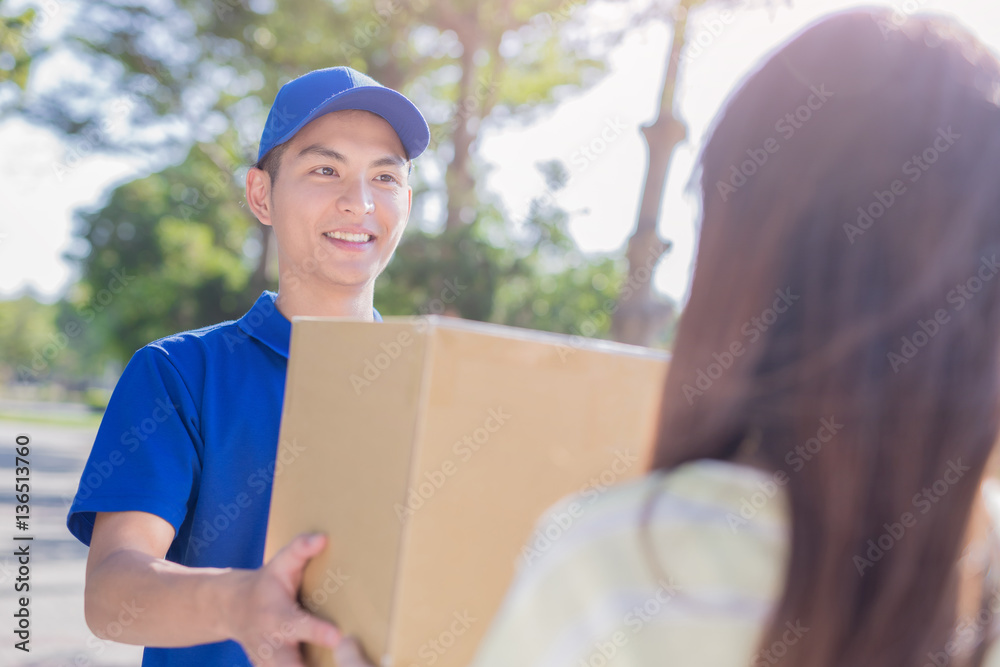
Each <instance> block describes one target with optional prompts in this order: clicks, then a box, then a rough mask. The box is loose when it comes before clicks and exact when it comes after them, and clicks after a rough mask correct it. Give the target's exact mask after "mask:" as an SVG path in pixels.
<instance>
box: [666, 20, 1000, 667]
mask: <svg viewBox="0 0 1000 667" xmlns="http://www.w3.org/2000/svg"><path fill="white" fill-rule="evenodd" d="M998 99H1000V67H998V63H997V60H996V59H995V57H994V56H993V55H991V54H990V53H989V52H987V51H986V50H985V49H984V48H983V47H982V46H981V45H980V44H979V42H978V41H977V40H976V39H975V38H973V37H972V36H971V35H970V34H968V33H967V32H965V31H963V30H961V29H960V28H958V27H957V26H956V25H955V23H954V22H952V21H950V20H947V19H943V18H937V17H912V18H909V19H908V20H906V21H905V22H900V21H899V17H898V16H894V15H893V14H892V13H891V12H889V11H882V10H874V9H872V10H863V11H851V12H846V13H842V14H837V15H834V16H832V17H829V18H826V19H824V20H822V21H820V22H819V23H817V24H815V25H813V26H812V27H810V28H808V29H807V30H805V31H804V32H803V33H802V34H801V35H799V36H798V37H796V38H795V39H794V40H792V41H791V42H790V43H789V44H787V45H786V46H784V47H783V48H781V49H780V50H779V51H778V52H777V53H776V54H774V55H773V56H772V57H770V58H768V59H767V60H766V62H765V63H764V64H763V66H762V67H761V68H760V69H759V70H757V71H756V72H755V73H753V74H752V75H751V76H750V77H749V78H748V80H747V81H746V82H745V83H744V84H743V85H742V87H741V88H740V89H739V90H738V91H737V92H736V93H735V94H734V95H733V97H732V98H731V100H730V101H729V103H728V105H727V106H726V108H725V109H724V111H723V112H722V113H721V115H720V117H719V118H718V119H717V121H716V125H715V127H714V130H713V132H712V135H711V138H710V139H709V141H708V142H707V144H706V146H705V148H704V152H703V154H702V157H701V163H700V167H701V189H702V196H703V222H702V228H701V234H700V240H699V247H698V254H697V260H696V268H695V273H694V279H693V283H692V287H691V296H690V300H689V303H688V304H687V306H686V308H685V310H684V314H683V316H682V319H681V322H680V325H679V329H678V332H677V339H676V345H675V348H674V355H673V361H672V362H671V367H670V370H669V373H668V377H667V380H666V384H665V391H664V395H663V403H662V411H661V422H660V427H659V434H658V437H657V443H656V451H655V454H654V460H653V464H652V467H653V469H655V470H666V469H670V468H674V467H676V466H678V465H680V464H681V463H684V462H687V461H692V460H695V459H703V458H713V459H732V458H733V457H734V456H735V455H736V453H737V450H738V449H740V445H741V443H746V442H749V441H753V442H755V443H758V444H757V449H756V453H755V458H756V460H757V461H758V462H759V463H760V464H762V465H764V466H766V467H767V468H769V469H772V470H774V471H784V472H785V473H786V474H787V475H788V478H789V479H788V482H787V486H786V487H785V488H786V490H787V492H788V497H789V500H790V508H791V550H790V556H789V561H788V570H787V579H786V585H785V588H784V592H783V594H782V595H781V597H780V599H779V600H778V601H777V605H776V608H775V611H774V616H773V617H772V622H771V626H770V628H769V630H768V632H767V634H766V635H765V637H764V641H763V643H762V645H763V646H770V645H771V644H772V642H774V641H780V637H781V630H783V629H784V624H785V623H786V621H796V620H797V619H798V620H801V622H802V623H803V624H804V625H805V626H807V627H809V628H810V631H809V633H808V635H807V636H806V637H805V639H804V640H803V641H800V642H798V643H797V644H796V645H793V646H788V647H787V649H788V653H787V656H786V657H785V658H784V660H785V661H786V663H785V664H795V665H808V666H809V667H828V666H830V667H832V666H834V665H836V666H847V665H850V666H852V667H858V666H864V665H879V666H880V667H885V666H890V665H891V666H896V665H922V664H925V663H927V662H928V658H927V654H928V653H938V654H939V653H941V652H943V651H944V647H945V645H946V643H947V642H948V641H949V639H951V638H952V634H953V631H954V627H955V624H956V621H957V620H958V614H959V612H958V610H957V608H956V600H957V590H958V568H957V567H956V561H957V560H958V558H959V555H960V552H961V549H962V546H963V539H964V537H965V534H966V530H967V528H968V524H969V520H970V516H971V510H972V507H973V504H974V503H975V501H976V499H977V498H978V491H979V482H980V481H981V478H982V475H983V472H984V467H985V464H986V461H987V458H988V457H989V455H990V453H991V450H992V448H993V446H994V442H995V441H996V439H997V435H998V428H1000V420H998V408H1000V292H998V289H1000V276H998V275H997V272H998V271H1000V264H998V260H1000V109H998V106H997V104H998ZM821 420H828V422H829V421H832V422H834V423H835V424H837V425H840V427H839V428H835V429H833V430H834V431H835V435H834V437H833V438H832V439H830V438H829V435H830V430H829V429H828V430H827V431H824V433H825V434H826V435H827V438H826V439H827V440H828V442H827V443H826V444H822V449H821V450H820V451H817V452H816V453H815V455H814V456H811V457H810V459H809V460H808V461H807V460H805V459H801V457H800V459H801V460H802V462H803V463H804V465H801V466H800V465H798V464H797V463H796V464H795V465H794V466H793V465H791V464H790V461H793V460H794V459H793V458H792V457H793V456H794V453H795V450H796V447H799V448H801V447H803V446H804V445H806V444H807V443H809V442H815V443H816V444H820V440H819V439H818V438H817V433H818V432H819V429H820V427H821V426H822V425H823V422H822V421H821ZM812 447H813V448H814V449H815V445H812ZM949 471H950V472H949ZM959 472H960V473H961V474H960V475H959ZM928 492H929V493H930V494H932V495H926V493H928ZM921 494H925V495H921ZM932 496H933V497H932ZM921 499H922V500H921ZM931 500H933V502H931ZM904 515H909V516H910V517H912V518H913V521H912V522H909V521H907V522H906V523H907V524H908V525H906V526H903V525H902V523H901V522H902V521H903V517H904ZM909 524H912V525H909ZM898 527H902V528H904V533H903V534H902V535H901V536H899V535H900V534H899V530H898ZM890 530H891V531H892V536H891V537H892V540H891V542H892V544H891V545H890V547H889V548H887V549H885V548H883V549H881V553H882V555H881V556H880V558H878V559H877V560H871V559H869V554H871V555H872V556H874V555H875V554H877V553H878V552H876V551H872V550H871V544H872V543H874V544H875V545H876V546H878V545H879V538H880V537H881V536H883V535H884V534H886V533H887V532H888V531H890ZM870 540H871V541H872V542H870ZM887 544H888V542H887V541H886V540H885V539H883V540H882V542H881V545H882V547H885V546H886V545H887ZM858 557H860V559H861V560H859V559H858ZM866 563H867V565H866ZM983 645H984V644H983V642H980V648H981V647H982V646H983ZM976 659H977V660H978V659H981V655H980V656H979V657H978V658H976Z"/></svg>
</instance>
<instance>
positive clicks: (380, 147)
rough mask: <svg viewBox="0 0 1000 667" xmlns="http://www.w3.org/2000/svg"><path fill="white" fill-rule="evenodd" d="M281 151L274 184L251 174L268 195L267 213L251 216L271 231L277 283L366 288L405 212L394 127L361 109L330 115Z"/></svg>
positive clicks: (392, 245) (406, 194)
mask: <svg viewBox="0 0 1000 667" xmlns="http://www.w3.org/2000/svg"><path fill="white" fill-rule="evenodd" d="M279 148H280V147H279ZM283 148H284V150H283V151H282V154H281V156H280V162H279V166H278V169H277V178H276V179H275V181H274V182H273V183H270V179H269V178H268V177H267V176H266V175H265V174H264V172H260V173H258V174H256V175H255V178H256V179H260V180H261V181H263V182H264V183H266V184H267V185H268V187H269V190H270V194H269V198H268V199H269V205H268V206H267V210H265V211H258V210H255V211H254V213H256V214H257V217H258V219H260V221H261V222H262V223H264V224H266V225H271V226H272V227H273V229H274V235H275V238H276V240H277V244H278V268H279V273H280V274H281V278H282V280H290V281H295V282H301V283H304V284H305V285H309V286H311V287H316V288H320V289H321V290H322V289H323V288H325V287H341V288H347V289H349V290H350V289H352V288H359V289H365V288H367V289H371V284H372V283H373V282H374V280H375V278H376V277H377V276H378V275H379V274H380V273H381V272H382V270H383V269H385V267H386V264H388V262H389V258H390V257H391V256H392V253H393V251H394V250H395V249H396V245H397V244H398V243H399V239H400V237H401V236H402V234H403V230H404V228H405V227H406V221H407V218H408V217H409V214H410V203H411V196H412V191H411V189H410V186H409V180H408V170H409V163H408V162H407V160H406V157H405V155H406V153H405V151H404V150H403V145H402V143H401V142H400V140H399V137H398V136H397V134H396V132H395V130H393V129H392V126H391V125H389V123H388V122H387V121H386V120H385V119H384V118H382V117H381V116H378V115H376V114H373V113H370V112H368V111H359V110H346V111H334V112H332V113H328V114H325V115H323V116H320V117H319V118H317V119H316V120H314V121H312V122H311V123H309V124H308V125H306V126H305V127H304V128H302V129H301V130H300V131H299V132H298V133H297V134H296V135H295V136H294V137H293V138H292V139H291V140H289V141H288V142H287V146H284V147H283ZM258 171H259V170H258Z"/></svg>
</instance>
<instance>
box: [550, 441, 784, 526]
mask: <svg viewBox="0 0 1000 667" xmlns="http://www.w3.org/2000/svg"><path fill="white" fill-rule="evenodd" d="M787 483H788V476H787V474H785V473H783V472H779V473H775V474H771V473H768V472H766V471H764V470H761V469H758V468H755V467H752V466H748V465H743V464H738V463H732V462H729V461H719V460H714V459H699V460H696V461H692V462H689V463H685V464H683V465H680V466H678V467H677V468H674V469H672V470H669V471H654V472H650V473H647V474H646V475H643V476H642V477H639V478H636V479H633V480H629V481H626V482H622V483H620V484H617V485H614V486H610V487H604V488H602V489H588V490H586V491H584V492H582V493H578V494H574V495H571V496H568V497H566V498H563V499H562V500H560V501H559V502H558V503H556V504H555V505H554V506H552V507H551V508H550V509H549V511H548V512H546V514H545V515H544V516H543V518H542V523H543V524H544V523H545V522H546V520H547V519H548V518H551V517H552V516H567V515H568V516H570V517H571V518H573V519H575V521H574V524H576V525H575V526H574V527H577V526H578V527H579V528H580V529H581V530H582V529H584V528H591V527H594V526H595V525H599V524H601V523H606V522H608V521H609V520H611V521H612V522H613V523H614V524H616V525H618V526H619V527H623V526H629V525H632V526H634V525H638V524H642V523H653V524H656V525H666V524H676V525H684V524H692V525H696V526H699V527H705V526H712V525H716V524H718V525H721V526H724V527H725V528H727V529H728V530H729V531H730V532H732V533H734V534H738V533H740V532H742V531H744V530H751V531H753V530H757V529H774V528H779V527H781V526H783V525H785V523H786V522H787V518H788V511H789V510H788V501H787V497H786V493H785V488H784V487H785V486H786V485H787Z"/></svg>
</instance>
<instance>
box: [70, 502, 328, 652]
mask: <svg viewBox="0 0 1000 667" xmlns="http://www.w3.org/2000/svg"><path fill="white" fill-rule="evenodd" d="M173 539H174V529H173V526H171V525H170V524H169V523H168V522H166V521H165V520H163V519H161V518H160V517H158V516H155V515H153V514H147V513H145V512H110V513H108V512H99V513H97V518H96V520H95V522H94V532H93V537H92V538H91V543H90V555H89V557H88V559H87V585H86V591H85V595H84V608H85V613H86V618H87V625H88V626H89V627H90V629H91V631H92V632H93V633H94V634H95V635H97V636H98V637H101V638H108V639H113V640H114V641H118V642H123V643H126V644H140V645H144V646H160V647H173V646H192V645H195V644H208V643H212V642H218V641H224V640H227V639H234V640H236V641H237V642H239V643H240V645H241V646H243V649H244V650H245V651H246V652H247V653H248V655H251V657H252V658H259V657H261V656H260V654H261V653H262V652H261V651H260V648H261V646H264V645H267V646H269V647H270V646H273V645H272V644H270V643H269V642H268V638H269V637H272V638H273V635H274V633H275V632H277V633H279V634H280V635H281V637H282V639H283V643H282V644H281V646H280V647H279V648H277V649H275V650H274V651H273V653H272V651H271V650H267V651H264V652H263V653H266V655H267V658H266V659H263V660H255V662H258V661H259V664H262V665H272V664H273V665H283V666H284V665H302V664H303V663H302V662H301V659H300V657H299V651H298V643H299V642H303V641H307V642H310V643H313V644H319V645H323V646H329V647H333V646H335V645H336V644H337V642H338V641H339V638H340V635H339V633H338V632H337V629H336V627H335V626H334V625H332V624H331V623H328V622H326V621H324V620H322V619H319V618H317V617H315V616H312V615H311V614H309V613H307V612H306V611H305V610H304V609H303V608H302V607H301V606H300V605H299V604H298V602H297V601H296V598H297V594H298V589H299V585H300V584H301V583H302V570H303V568H304V567H305V565H306V563H307V562H308V561H309V559H310V558H312V557H313V556H315V555H316V554H318V553H319V552H320V551H322V549H323V547H324V546H325V545H326V538H325V537H324V536H321V535H300V536H299V537H297V538H295V539H294V540H293V541H292V542H291V543H289V544H288V545H287V546H286V547H285V548H284V549H282V550H281V551H279V552H278V553H277V554H275V556H274V558H273V559H272V560H271V561H270V562H269V563H268V564H267V565H265V566H264V567H262V568H260V569H258V570H240V569H233V568H194V567H186V566H183V565H178V564H177V563H172V562H170V561H167V560H164V558H163V557H164V556H165V555H166V553H167V549H168V548H169V547H170V543H171V542H172V541H173ZM112 627H114V629H115V632H114V634H115V636H113V637H112V636H111V633H109V629H110V628H112ZM119 627H120V628H121V631H120V634H117V633H118V628H119Z"/></svg>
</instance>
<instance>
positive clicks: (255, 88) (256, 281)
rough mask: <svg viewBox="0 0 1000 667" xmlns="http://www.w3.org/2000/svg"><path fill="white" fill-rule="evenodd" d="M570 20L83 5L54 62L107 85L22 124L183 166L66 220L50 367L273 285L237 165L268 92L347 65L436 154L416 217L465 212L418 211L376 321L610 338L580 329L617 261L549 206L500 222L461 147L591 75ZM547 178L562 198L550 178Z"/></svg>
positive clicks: (420, 0)
mask: <svg viewBox="0 0 1000 667" xmlns="http://www.w3.org/2000/svg"><path fill="white" fill-rule="evenodd" d="M2 1H3V0H0V2H2ZM581 7H582V3H575V2H567V0H519V1H518V2H515V3H510V2H507V1H506V0H486V1H485V2H476V1H475V0H457V1H456V2H449V3H433V2H430V1H429V0H412V1H409V2H401V1H398V0H376V1H375V2H374V3H373V2H372V1H371V0H331V1H329V2H315V0H274V1H273V2H270V3H269V2H265V1H263V0H261V1H255V2H250V3H247V2H244V1H243V0H172V1H169V0H168V1H167V2H163V3H157V4H155V5H151V4H149V3H148V2H145V1H139V0H135V1H130V0H92V1H91V2H88V7H87V11H86V12H80V14H79V16H78V18H77V20H75V21H74V22H73V24H72V25H70V26H69V27H68V33H67V34H66V35H65V37H64V44H65V45H66V46H65V47H64V48H68V49H69V50H71V51H72V52H73V53H74V54H75V55H76V56H77V59H78V61H79V62H81V63H87V64H89V65H90V66H91V67H92V68H93V69H94V71H95V72H97V71H99V72H102V74H101V75H100V77H99V80H100V85H95V86H93V87H80V86H75V85H72V84H69V83H66V84H65V85H64V86H63V87H61V88H57V89H54V90H51V91H42V92H41V93H40V94H39V95H38V96H37V97H33V98H32V99H30V100H27V99H25V100H21V104H22V106H21V109H20V110H21V113H22V114H23V115H24V116H25V117H28V118H31V119H32V120H34V121H35V122H39V123H43V124H45V125H47V126H49V127H52V128H55V129H57V130H61V131H62V132H64V133H66V134H67V135H80V134H83V135H85V136H86V137H87V140H88V142H90V143H91V144H92V145H93V146H94V147H95V148H97V147H102V148H104V149H107V150H117V151H133V152H134V151H139V150H143V151H148V152H149V154H150V155H171V154H173V155H178V154H181V155H183V154H184V151H187V152H186V155H184V157H183V159H181V160H180V162H179V163H177V164H173V165H172V166H167V167H166V168H161V167H156V169H158V171H156V173H153V174H151V175H149V176H145V177H143V178H140V179H137V180H135V181H132V182H130V183H126V184H123V185H120V186H118V187H117V188H115V189H114V191H112V192H111V193H110V195H109V197H108V198H107V200H106V202H104V203H103V204H102V205H101V206H100V207H99V208H98V209H97V210H92V211H88V212H84V213H81V214H78V216H77V229H76V235H77V237H78V239H79V240H80V241H81V242H82V243H79V244H78V248H79V249H78V250H76V251H75V252H74V253H73V254H72V258H73V259H75V260H76V261H77V262H78V263H79V266H80V279H79V282H78V283H77V284H76V285H74V286H73V287H72V288H71V289H70V290H69V292H68V294H67V295H66V298H65V300H64V301H63V302H62V303H61V304H60V306H59V307H58V308H57V309H56V311H55V315H53V314H52V313H49V315H48V317H49V318H50V319H49V320H47V324H46V326H48V327H50V329H51V328H52V327H54V328H55V330H56V332H57V334H58V332H60V331H62V332H66V331H73V332H74V335H73V336H68V339H70V340H71V344H70V345H69V348H68V350H67V351H63V352H61V353H60V355H61V358H63V359H65V360H67V362H69V361H70V360H73V359H75V360H77V361H74V363H75V364H76V365H75V366H74V368H76V369H77V370H80V369H84V368H86V369H87V372H89V373H91V374H93V375H98V374H100V370H101V368H102V367H103V364H104V363H105V362H107V361H108V360H115V361H118V362H124V361H125V360H127V359H128V357H129V356H130V355H131V354H132V353H133V352H134V351H135V350H136V349H137V348H138V347H140V346H142V345H143V344H145V343H147V342H149V341H151V340H155V339H157V338H160V337H162V336H164V335H168V334H170V333H172V332H175V331H179V330H184V329H191V328H197V327H200V326H205V325H208V324H212V323H214V322H218V321H222V320H226V319H232V318H235V317H238V316H239V315H241V314H242V313H243V312H244V311H245V309H246V308H247V307H248V306H249V305H250V303H252V301H253V299H254V298H255V297H256V296H257V295H258V294H259V293H260V291H261V290H262V289H265V288H270V289H274V288H275V287H276V286H277V285H276V284H275V283H274V282H273V279H271V280H269V279H268V268H269V266H270V265H271V264H272V262H271V261H270V260H269V258H268V251H267V247H268V235H267V234H265V233H264V229H263V227H262V226H261V225H260V224H259V223H258V222H257V221H256V220H255V219H254V218H253V217H252V216H251V215H250V214H249V212H248V211H247V209H246V207H245V206H244V205H243V203H242V202H243V188H242V181H243V175H244V173H245V168H246V167H247V166H248V165H249V164H251V163H252V162H254V160H255V157H256V146H257V141H258V138H259V136H260V130H261V127H262V125H263V122H264V118H265V116H266V113H267V109H268V107H269V105H270V102H271V101H272V100H273V98H274V95H275V94H276V92H277V90H278V88H279V87H280V86H281V84H282V83H284V82H285V81H287V80H288V79H290V78H292V77H294V76H298V75H299V74H302V73H303V72H306V71H308V70H311V69H316V68H321V67H330V66H336V65H344V64H349V65H351V66H353V67H355V68H357V69H359V70H361V71H364V72H366V73H368V74H370V75H371V76H373V77H374V78H376V79H378V80H379V81H381V82H382V83H384V84H385V85H387V86H390V87H392V88H396V89H399V90H402V91H403V92H405V93H406V94H407V95H408V96H410V97H411V99H413V100H414V102H415V103H416V104H417V106H418V107H420V108H421V109H422V110H423V111H424V113H425V115H426V116H427V119H428V122H429V124H430V125H431V129H432V140H431V146H430V149H429V150H428V152H427V153H425V154H424V156H422V157H421V158H420V159H421V161H422V162H424V163H425V164H426V166H427V168H421V169H418V170H417V172H416V174H415V178H414V189H415V193H414V194H415V201H416V202H417V204H418V208H417V209H415V210H416V211H419V210H421V209H420V208H419V202H420V201H421V198H422V197H431V196H437V197H439V198H440V199H441V200H443V201H448V202H450V204H449V205H451V206H452V208H454V203H455V202H461V205H462V207H463V208H464V207H468V208H469V210H470V211H471V215H467V216H466V215H463V217H465V218H468V219H469V220H471V222H469V223H468V224H463V225H461V226H458V227H454V228H449V229H448V230H447V231H445V232H438V233H433V232H431V231H428V230H429V229H431V228H433V227H435V224H436V221H433V220H422V219H420V217H419V213H417V214H416V215H415V216H414V220H412V221H411V223H410V229H409V230H408V232H407V234H406V235H405V236H404V239H403V242H402V243H401V245H400V247H399V248H398V250H397V252H396V256H395V258H394V259H393V261H392V262H391V263H390V265H389V269H388V270H387V272H386V274H385V275H384V276H383V277H382V278H380V279H379V281H378V283H377V287H376V299H375V303H376V306H377V307H378V308H379V309H380V310H381V311H382V312H383V313H385V314H387V315H405V314H417V313H435V312H446V313H448V314H453V315H458V316H461V317H464V318H469V319H476V320H487V321H494V322H500V323H505V324H513V325H517V326H523V327H531V328H540V329H548V330H552V331H563V332H571V333H579V332H581V331H583V332H584V333H587V334H588V335H590V332H591V331H592V332H593V335H604V334H606V332H607V326H606V324H601V323H598V324H596V325H594V324H587V323H588V322H590V321H591V320H593V321H595V322H598V321H600V322H604V321H605V320H606V318H604V320H600V318H596V319H595V315H600V314H601V313H602V309H605V308H606V303H607V301H608V299H613V298H614V294H613V287H614V286H615V285H617V284H618V283H619V281H620V267H619V266H618V264H617V263H616V262H614V261H612V260H610V259H607V258H599V259H597V260H590V259H586V258H583V257H581V256H580V255H579V253H578V251H577V250H576V248H575V244H574V243H573V241H572V239H571V238H570V237H569V235H568V234H567V233H566V229H565V227H566V215H565V213H564V212H562V211H560V210H558V209H556V208H554V207H553V206H552V205H551V204H550V203H546V202H543V201H539V202H536V204H535V206H534V207H533V208H532V212H531V214H530V215H529V217H528V220H525V221H522V222H519V223H517V224H513V221H511V220H508V219H506V218H505V215H504V214H503V212H502V211H501V210H500V209H499V208H498V207H497V206H496V205H494V204H493V203H492V202H493V197H492V196H491V195H490V193H488V192H484V191H483V190H482V188H480V187H478V186H477V185H476V179H475V177H476V176H478V175H479V173H480V169H481V166H480V164H479V162H478V161H477V159H476V156H475V144H474V143H473V140H474V139H475V133H476V131H478V128H479V127H480V126H481V124H482V122H483V121H484V120H487V119H489V118H491V117H492V116H494V115H496V116H503V117H505V118H509V117H514V116H519V117H526V115H527V114H530V113H531V112H532V111H534V110H537V109H540V108H542V107H543V106H544V105H547V104H550V103H552V102H553V101H554V100H555V99H557V98H558V96H559V94H560V92H564V91H565V90H567V89H572V88H579V87H582V86H585V85H588V84H589V83H591V82H593V80H594V78H595V76H597V75H598V74H599V73H600V71H601V69H602V67H603V65H602V64H601V63H600V62H597V61H595V60H593V59H591V58H589V57H588V56H587V55H586V54H583V53H582V52H578V51H577V50H575V49H574V48H571V47H569V46H567V44H566V42H565V40H564V39H563V34H562V31H563V29H564V28H565V27H566V26H569V25H571V24H572V22H573V20H574V17H575V16H576V15H577V13H578V12H579V11H580V10H581ZM501 45H503V48H501ZM501 53H502V54H503V55H501ZM91 88H92V89H91ZM66 99H71V100H72V103H71V104H65V103H63V101H64V100H66ZM178 127H180V128H182V130H181V131H180V133H178ZM183 128H186V129H183ZM188 146H190V149H188V148H187V147H188ZM463 146H465V147H467V148H465V149H463V148H462V147H463ZM178 147H180V149H181V150H180V151H178V150H177V149H178ZM463 152H467V153H468V155H467V156H466V155H464V154H463ZM456 154H460V156H462V157H463V160H462V162H461V167H460V168H458V169H456V168H455V164H456V160H455V156H456ZM465 157H469V158H470V159H469V160H465V159H464V158H465ZM545 168H546V169H548V170H550V171H551V174H550V175H551V176H552V187H553V189H557V188H558V187H560V185H561V183H560V182H559V179H558V177H557V172H558V170H559V169H560V168H561V167H560V166H559V165H556V164H551V165H547V166H546V167H545ZM563 171H565V170H563ZM446 172H447V173H448V177H447V178H444V177H442V176H441V175H442V174H445V173H446ZM425 174H430V175H431V176H424V175H425ZM563 176H564V177H565V173H564V174H563ZM563 180H565V178H563ZM38 326H41V325H38ZM39 335H43V334H42V333H40V332H39V331H36V332H35V333H33V334H31V335H29V336H27V339H28V340H29V341H37V340H40V339H38V338H37V336H39ZM34 344H35V345H37V342H35V343H34ZM28 348H31V345H28ZM28 351H30V350H28ZM21 354H22V357H23V352H22V353H21Z"/></svg>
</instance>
